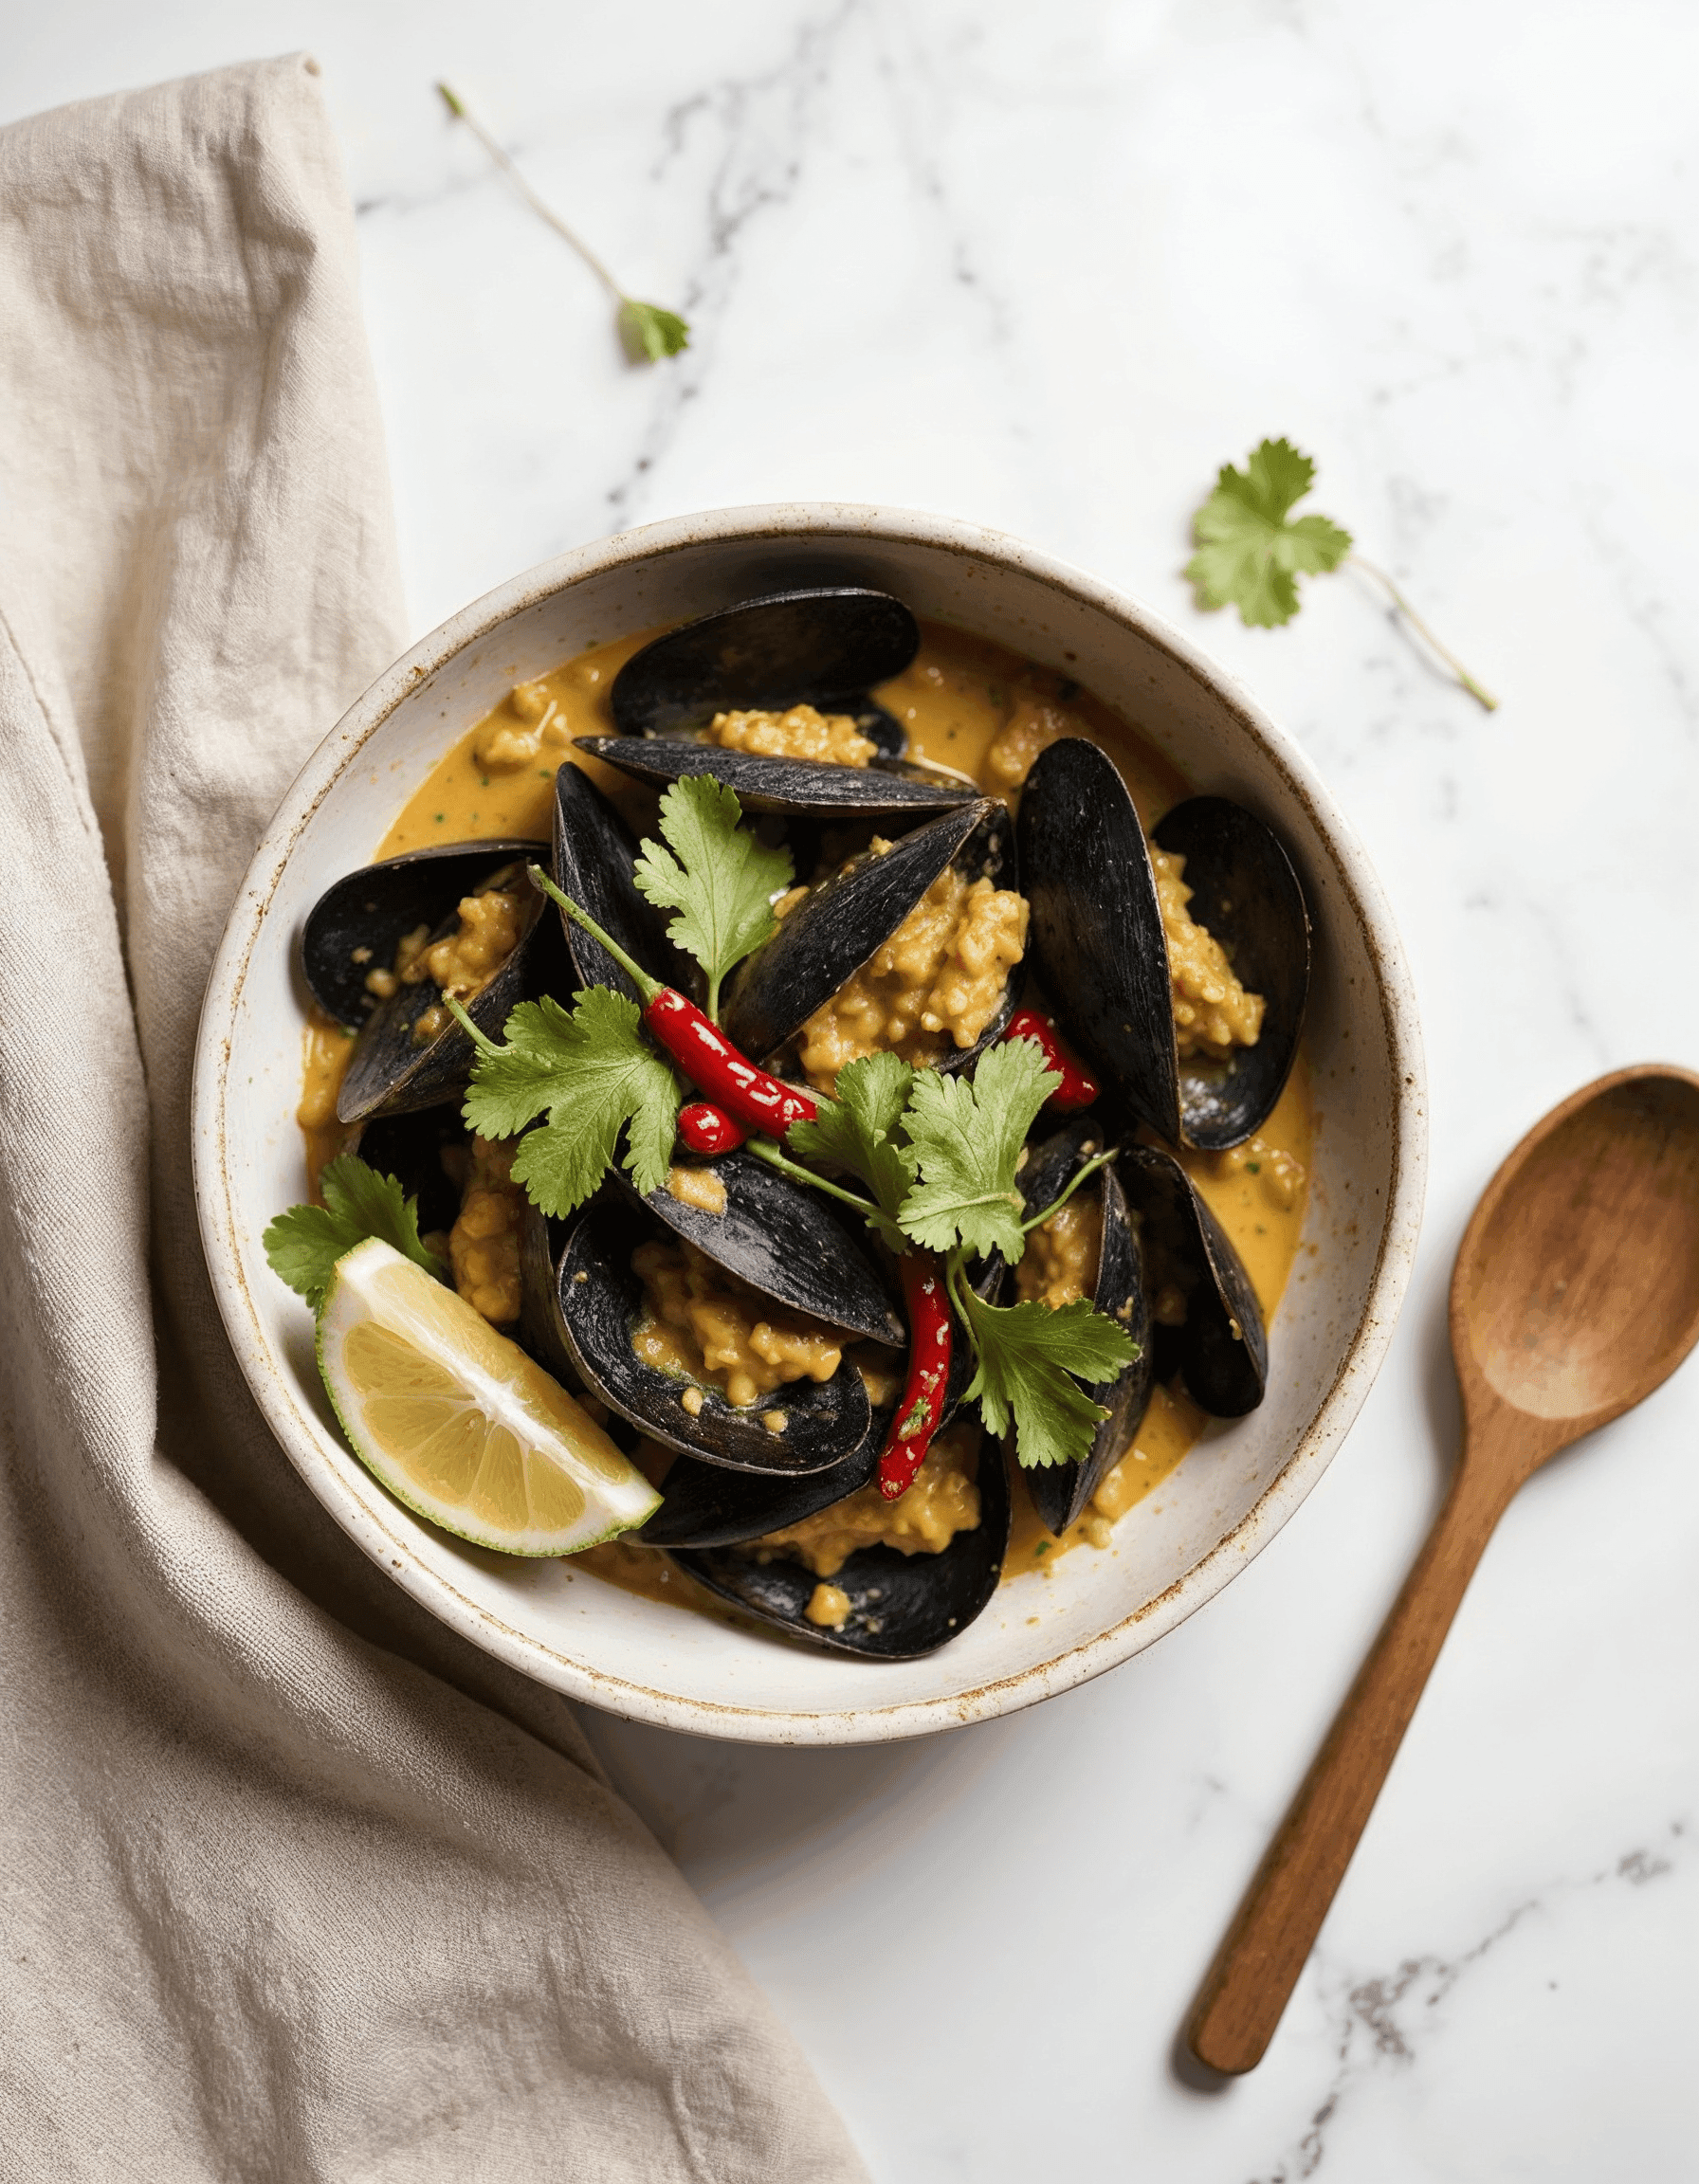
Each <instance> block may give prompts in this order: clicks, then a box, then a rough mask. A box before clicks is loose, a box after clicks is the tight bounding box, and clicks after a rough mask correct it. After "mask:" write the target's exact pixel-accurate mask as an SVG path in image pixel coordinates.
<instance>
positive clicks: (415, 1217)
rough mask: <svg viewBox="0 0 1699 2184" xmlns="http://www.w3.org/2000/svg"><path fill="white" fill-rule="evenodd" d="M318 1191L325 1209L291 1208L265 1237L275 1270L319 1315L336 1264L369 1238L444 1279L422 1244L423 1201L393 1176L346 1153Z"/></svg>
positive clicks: (440, 1267)
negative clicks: (421, 1206)
mask: <svg viewBox="0 0 1699 2184" xmlns="http://www.w3.org/2000/svg"><path fill="white" fill-rule="evenodd" d="M319 1192H320V1196H321V1197H322V1198H323V1200H324V1203H323V1205H322V1206H291V1207H290V1209H289V1210H288V1211H287V1212H286V1213H280V1214H279V1215H278V1217H277V1219H276V1220H275V1221H273V1222H271V1223H269V1224H268V1225H267V1227H266V1229H265V1235H264V1236H263V1237H262V1238H261V1239H260V1241H261V1242H262V1244H264V1246H265V1257H266V1260H267V1262H268V1263H269V1265H270V1267H271V1270H272V1272H273V1273H274V1274H276V1275H277V1276H278V1277H279V1278H280V1280H282V1281H283V1282H286V1283H288V1285H289V1287H290V1288H291V1289H293V1290H294V1291H295V1293H296V1294H297V1296H300V1297H304V1298H305V1299H306V1301H307V1302H308V1303H309V1304H310V1305H311V1306H312V1308H313V1310H314V1311H315V1312H317V1311H318V1310H319V1307H320V1305H321V1304H322V1303H323V1302H324V1300H325V1297H326V1295H327V1294H328V1293H329V1290H330V1285H331V1283H332V1281H333V1279H334V1278H335V1275H336V1271H337V1261H338V1259H340V1258H341V1257H342V1256H343V1255H344V1254H345V1253H346V1252H349V1251H352V1250H353V1249H354V1247H355V1246H356V1244H363V1243H365V1241H366V1239H367V1238H368V1237H370V1236H380V1237H381V1238H382V1239H383V1241H384V1242H385V1243H386V1244H390V1245H393V1247H394V1248H395V1249H396V1250H397V1251H399V1252H401V1253H402V1254H403V1255H404V1256H405V1257H406V1258H409V1259H411V1261H412V1262H413V1265H415V1266H423V1267H424V1269H425V1271H426V1272H427V1273H428V1274H434V1275H435V1276H436V1277H437V1279H438V1280H439V1281H441V1280H442V1278H443V1264H442V1261H441V1260H440V1259H438V1258H436V1257H435V1255H434V1254H433V1253H431V1252H429V1251H427V1250H426V1248H425V1246H424V1244H423V1243H422V1241H421V1240H420V1236H419V1206H418V1201H417V1199H415V1198H410V1197H409V1196H408V1195H407V1193H406V1192H404V1191H403V1190H402V1188H401V1185H400V1184H399V1183H398V1182H397V1181H396V1179H395V1177H394V1176H393V1175H380V1174H378V1173H377V1171H376V1169H375V1168H371V1167H369V1166H368V1165H367V1164H366V1162H365V1161H364V1160H362V1159H361V1158H360V1157H359V1156H358V1155H357V1154H356V1153H344V1154H343V1155H342V1156H341V1158H340V1159H338V1160H332V1161H330V1162H328V1163H327V1165H326V1167H325V1169H324V1171H323V1173H322V1174H320V1178H319Z"/></svg>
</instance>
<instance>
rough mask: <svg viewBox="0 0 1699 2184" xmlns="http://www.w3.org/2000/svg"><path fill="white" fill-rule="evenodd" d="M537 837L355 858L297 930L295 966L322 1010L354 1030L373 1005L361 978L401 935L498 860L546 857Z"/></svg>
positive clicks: (436, 918)
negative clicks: (370, 860)
mask: <svg viewBox="0 0 1699 2184" xmlns="http://www.w3.org/2000/svg"><path fill="white" fill-rule="evenodd" d="M547 853H548V845H547V844H546V843H544V842H526V841H512V842H444V843H439V844H438V845H437V846H435V847H434V848H431V849H410V850H408V851H407V853H406V854H405V855H404V856H400V857H386V858H384V859H383V861H382V862H381V863H380V864H376V865H361V866H360V868H359V870H358V871H357V872H349V873H347V874H345V875H344V877H343V878H342V879H340V880H338V882H337V883H336V884H335V885H334V886H332V887H327V888H326V889H325V891H324V893H323V894H322V895H320V898H319V900H318V901H317V902H315V903H314V905H313V907H312V909H311V910H309V911H308V913H307V917H306V922H305V924H304V925H303V926H302V927H301V972H302V974H303V975H304V977H305V979H306V982H307V991H308V992H310V993H311V994H312V996H313V999H314V1000H315V1001H316V1002H317V1003H318V1004H319V1006H320V1009H322V1010H323V1011H324V1013H325V1014H326V1015H327V1016H329V1017H332V1018H334V1019H335V1021H336V1022H337V1023H338V1024H346V1025H347V1026H348V1027H349V1028H350V1029H357V1028H359V1026H360V1025H362V1024H364V1023H365V1021H366V1019H367V1018H368V1017H369V1016H370V1015H371V1013H372V1011H373V1010H374V1009H375V1007H376V1006H377V996H376V994H375V992H373V990H372V988H371V987H370V986H369V985H368V984H367V983H366V981H367V979H368V978H369V977H370V975H371V974H372V973H373V972H374V971H387V970H388V969H389V967H390V965H391V964H392V963H393V961H394V960H395V951H396V949H397V948H398V947H399V946H400V944H401V941H402V938H403V937H404V936H405V935H407V934H409V933H415V932H417V931H418V929H419V927H420V926H421V925H423V926H425V927H427V928H428V929H429V931H431V932H434V931H435V930H436V928H437V927H438V926H439V925H440V924H441V923H442V920H443V916H444V913H445V912H446V911H448V910H449V909H451V908H452V907H453V905H454V904H455V903H457V902H458V901H460V899H461V897H462V896H463V895H472V894H476V893H477V891H478V888H479V885H480V884H481V883H487V881H488V879H489V876H490V874H491V873H492V872H493V871H495V870H496V868H497V867H498V866H499V865H513V864H519V863H521V862H526V861H528V860H530V859H532V858H546V856H547Z"/></svg>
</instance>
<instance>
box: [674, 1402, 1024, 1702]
mask: <svg viewBox="0 0 1699 2184" xmlns="http://www.w3.org/2000/svg"><path fill="white" fill-rule="evenodd" d="M977 1483H978V1488H979V1521H978V1523H977V1525H976V1526H975V1527H974V1529H973V1530H972V1531H971V1532H958V1533H957V1534H956V1536H955V1538H953V1539H952V1540H951V1541H950V1543H949V1545H948V1546H947V1547H945V1548H944V1549H943V1550H942V1552H941V1553H940V1554H937V1555H927V1554H918V1555H904V1554H903V1553H902V1552H901V1550H900V1549H898V1548H895V1547H862V1548H858V1549H857V1550H856V1552H855V1553H854V1554H852V1555H851V1556H849V1559H848V1561H846V1562H845V1563H844V1565H843V1567H842V1568H841V1569H840V1570H838V1571H837V1572H835V1573H834V1574H832V1575H831V1577H830V1578H827V1579H825V1580H822V1579H820V1578H818V1577H816V1576H814V1575H813V1573H812V1572H811V1571H809V1570H807V1569H806V1568H805V1567H804V1566H803V1565H802V1564H801V1563H800V1562H795V1561H792V1560H791V1559H789V1557H787V1556H782V1555H779V1554H775V1555H774V1556H772V1558H771V1559H770V1560H766V1561H763V1560H761V1559H759V1558H758V1556H754V1555H749V1554H744V1553H741V1552H740V1551H739V1550H738V1549H737V1548H735V1547H710V1548H703V1549H687V1550H685V1551H684V1552H682V1553H679V1554H678V1555H677V1556H676V1559H677V1561H678V1563H679V1564H680V1566H681V1567H682V1568H683V1569H685V1570H687V1571H688V1572H689V1573H690V1574H691V1576H693V1577H694V1578H696V1579H697V1580H698V1582H699V1583H701V1584H703V1585H705V1586H706V1587H707V1589H708V1591H709V1592H716V1593H718V1594H719V1595H720V1597H721V1598H722V1600H726V1601H729V1602H730V1603H731V1605H732V1606H733V1607H735V1608H740V1609H741V1610H742V1611H744V1613H745V1614H749V1615H754V1616H757V1617H758V1618H759V1620H760V1621H762V1622H763V1623H771V1624H774V1625H775V1626H776V1628H778V1629H781V1630H783V1631H784V1632H785V1634H786V1635H787V1636H789V1637H792V1638H800V1639H802V1640H803V1641H805V1642H806V1643H807V1644H809V1645H813V1646H819V1647H824V1648H826V1649H827V1650H828V1651H831V1652H834V1653H854V1654H859V1655H861V1656H863V1657H864V1658H867V1659H872V1660H880V1661H910V1660H916V1659H918V1658H919V1657H920V1656H921V1655H922V1654H923V1653H931V1652H934V1651H936V1649H937V1648H938V1647H940V1646H943V1645H946V1644H948V1642H949V1641H950V1640H951V1639H952V1638H955V1637H957V1636H958V1635H959V1633H960V1632H961V1631H963V1630H965V1629H967V1627H968V1625H969V1624H970V1623H971V1622H973V1620H974V1618H975V1617H976V1616H977V1615H978V1614H979V1613H980V1612H981V1611H982V1610H983V1609H984V1607H985V1606H986V1603H987V1602H988V1601H989V1600H990V1599H991V1596H992V1594H993V1593H994V1592H996V1588H997V1577H998V1574H999V1573H1000V1572H1001V1570H1002V1566H1003V1557H1004V1556H1005V1555H1006V1554H1007V1552H1008V1548H1009V1479H1008V1474H1007V1472H1006V1471H1005V1470H1004V1468H1003V1461H1002V1456H1001V1453H1000V1451H999V1450H998V1448H997V1447H996V1443H995V1442H993V1441H991V1440H989V1439H982V1440H981V1441H980V1444H979V1454H978V1468H977ZM822 1582H825V1583H827V1584H830V1585H832V1586H835V1587H836V1588H837V1589H838V1591H839V1592H842V1593H843V1594H844V1595H845V1597H846V1600H847V1603H848V1612H847V1614H846V1617H845V1621H844V1624H843V1627H842V1629H831V1627H830V1626H826V1627H823V1626H820V1625H817V1624H814V1623H812V1622H811V1621H810V1620H809V1617H808V1606H809V1603H810V1601H811V1600H812V1599H813V1596H814V1590H815V1587H816V1586H818V1585H819V1584H821V1583H822Z"/></svg>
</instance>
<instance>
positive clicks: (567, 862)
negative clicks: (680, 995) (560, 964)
mask: <svg viewBox="0 0 1699 2184" xmlns="http://www.w3.org/2000/svg"><path fill="white" fill-rule="evenodd" d="M636 864H637V845H636V843H635V841H634V840H633V839H632V836H631V833H630V828H628V827H627V826H626V823H625V821H624V820H623V819H622V818H621V817H620V815H619V813H618V812H617V811H615V810H614V809H613V807H612V804H610V803H609V801H608V799H607V798H606V797H605V796H604V795H603V794H602V792H601V791H600V790H599V789H597V788H596V786H595V784H594V782H593V781H592V780H591V778H590V776H589V774H586V773H585V772H584V770H583V769H582V767H579V766H562V767H561V768H560V769H559V771H558V772H557V774H556V775H555V871H554V880H555V884H556V885H557V887H558V888H560V889H561V891H562V892H563V893H564V894H567V895H570V896H571V897H572V898H573V900H574V901H575V902H579V903H581V904H582V905H583V907H584V908H585V909H586V910H588V911H589V912H590V915H591V916H592V917H593V918H594V919H595V921H596V923H597V924H598V925H600V926H601V927H602V929H603V930H604V931H605V932H607V933H610V934H612V937H613V938H614V939H615V940H617V941H618V942H619V944H620V946H621V947H622V948H623V949H624V950H625V951H626V953H627V955H628V956H633V957H635V959H636V960H637V961H638V962H639V963H641V964H642V965H643V967H644V969H645V970H646V971H648V972H649V973H650V974H652V975H653V976H654V977H656V978H659V979H660V980H661V982H662V984H663V985H667V986H677V987H678V988H680V989H681V990H682V991H683V992H686V993H687V992H690V990H691V985H692V982H693V978H694V973H693V972H692V969H691V966H690V963H689V960H688V958H687V957H685V956H683V955H682V954H681V953H680V952H679V950H678V949H676V948H675V947H674V946H673V944H672V942H671V941H670V940H669V939H668V938H667V920H666V919H665V918H663V917H662V915H661V913H660V912H659V911H658V910H657V909H656V908H655V906H654V905H653V903H652V902H650V901H649V900H648V898H647V897H646V896H644V895H643V894H641V893H640V892H639V891H638V887H637V883H636V880H635V879H634V878H633V877H632V875H633V873H634V871H635V868H636ZM556 916H557V918H558V919H559V920H560V929H561V933H562V936H563V937H564V939H565V943H566V952H567V955H568V956H569V957H570V958H571V961H572V968H573V972H574V974H575V975H574V980H573V983H574V986H575V988H576V987H584V986H610V987H612V990H613V991H614V992H616V993H623V994H625V995H626V997H627V999H628V1000H632V1001H634V1000H636V999H637V998H638V993H637V989H636V987H635V986H634V985H633V984H632V982H631V980H630V977H628V976H627V974H626V973H625V972H624V971H622V970H621V969H620V967H619V965H618V964H617V963H616V962H615V961H614V960H613V958H612V956H610V955H609V953H608V951H607V950H606V949H605V948H604V947H603V946H602V944H601V942H600V941H599V940H597V939H594V937H592V936H591V935H590V934H588V933H586V932H585V931H584V929H583V928H582V927H581V926H578V925H575V924H574V923H573V922H572V920H571V919H569V918H567V917H566V916H565V914H564V913H563V912H559V911H557V913H556ZM556 998H557V999H558V1000H564V999H565V996H564V995H563V994H557V996H556Z"/></svg>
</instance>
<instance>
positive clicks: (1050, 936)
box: [1019, 736, 1179, 1144]
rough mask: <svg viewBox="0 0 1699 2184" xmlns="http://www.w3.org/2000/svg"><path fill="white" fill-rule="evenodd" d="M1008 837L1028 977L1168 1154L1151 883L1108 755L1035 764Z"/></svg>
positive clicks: (1171, 1077) (1165, 997) (1162, 974)
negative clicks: (1017, 876)
mask: <svg viewBox="0 0 1699 2184" xmlns="http://www.w3.org/2000/svg"><path fill="white" fill-rule="evenodd" d="M1019 834H1020V865H1021V873H1022V876H1023V878H1024V880H1025V883H1026V894H1027V901H1028V903H1029V904H1030V905H1031V909H1032V922H1031V925H1030V927H1029V932H1030V935H1031V940H1030V944H1029V949H1028V953H1029V955H1030V956H1031V957H1032V968H1033V973H1034V974H1035V975H1036V976H1037V978H1038V979H1039V980H1040V981H1041V983H1042V984H1043V986H1044V988H1045V991H1046V992H1048V993H1049V994H1050V996H1051V998H1052V1000H1053V1001H1054V1003H1055V1006H1056V1010H1057V1014H1058V1015H1059V1016H1060V1018H1061V1021H1062V1024H1063V1027H1064V1028H1065V1029H1066V1030H1067V1032H1068V1035H1069V1038H1070V1039H1071V1040H1072V1041H1073V1042H1074V1044H1075V1045H1076V1046H1078V1047H1079V1048H1080V1050H1081V1052H1082V1053H1083V1054H1084V1055H1085V1056H1086V1057H1087V1060H1088V1061H1089V1062H1091V1063H1092V1064H1093V1065H1094V1066H1095V1067H1096V1068H1097V1069H1099V1070H1100V1071H1101V1072H1102V1073H1103V1074H1104V1076H1105V1078H1106V1079H1107V1081H1108V1083H1110V1085H1111V1086H1112V1087H1113V1088H1114V1090H1115V1092H1116V1093H1117V1094H1118V1095H1119V1097H1120V1101H1121V1102H1122V1103H1123V1104H1124V1106H1125V1107H1126V1108H1128V1109H1129V1110H1130V1111H1131V1113H1132V1114H1133V1115H1134V1116H1135V1117H1136V1118H1137V1119H1139V1120H1140V1121H1142V1122H1148V1123H1149V1125H1150V1126H1151V1128H1152V1129H1153V1130H1155V1131H1156V1132H1157V1133H1158V1135H1159V1136H1160V1137H1166V1138H1167V1139H1168V1140H1169V1142H1170V1143H1171V1144H1174V1143H1178V1134H1179V1083H1178V1073H1177V1069H1176V1065H1175V1056H1174V1007H1173V1001H1172V998H1171V989H1170V986H1169V982H1168V950H1167V946H1166V944H1165V942H1164V941H1163V938H1162V917H1161V912H1160V908H1159V907H1158V903H1157V883H1156V876H1155V874H1154V873H1153V872H1152V871H1151V868H1150V856H1149V852H1148V851H1147V850H1146V848H1145V846H1144V829H1143V828H1142V827H1141V826H1140V824H1139V814H1138V812H1137V810H1135V809H1134V807H1133V800H1132V797H1131V796H1130V795H1129V794H1128V793H1127V789H1126V784H1125V783H1124V781H1123V780H1122V778H1121V774H1120V773H1119V772H1118V770H1117V768H1116V765H1115V761H1114V760H1113V759H1112V758H1111V757H1110V756H1109V755H1108V753H1107V752H1106V751H1103V750H1100V749H1099V747H1098V746H1097V745H1096V744H1095V743H1087V741H1086V740H1085V739H1084V737H1072V736H1070V737H1064V738H1063V739H1062V741H1061V742H1059V743H1052V744H1051V745H1050V748H1049V750H1047V751H1043V752H1041V753H1040V754H1039V755H1038V758H1037V761H1036V763H1035V764H1034V765H1033V767H1032V772H1031V773H1030V774H1028V776H1027V781H1026V786H1025V787H1024V788H1023V789H1022V791H1021V797H1020V828H1019Z"/></svg>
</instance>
